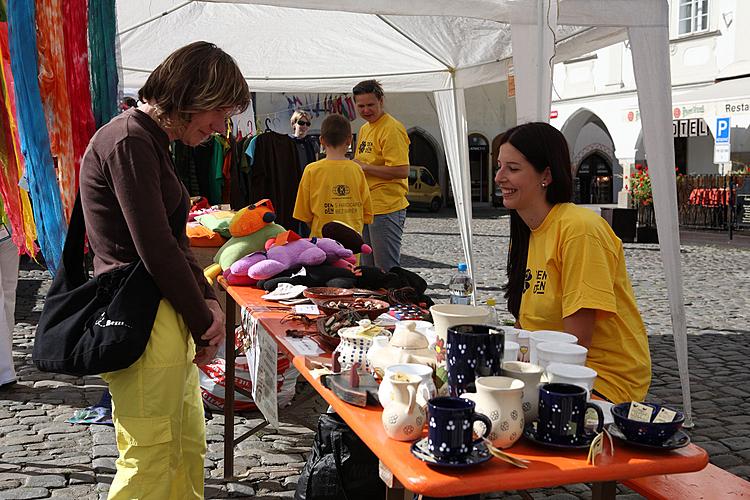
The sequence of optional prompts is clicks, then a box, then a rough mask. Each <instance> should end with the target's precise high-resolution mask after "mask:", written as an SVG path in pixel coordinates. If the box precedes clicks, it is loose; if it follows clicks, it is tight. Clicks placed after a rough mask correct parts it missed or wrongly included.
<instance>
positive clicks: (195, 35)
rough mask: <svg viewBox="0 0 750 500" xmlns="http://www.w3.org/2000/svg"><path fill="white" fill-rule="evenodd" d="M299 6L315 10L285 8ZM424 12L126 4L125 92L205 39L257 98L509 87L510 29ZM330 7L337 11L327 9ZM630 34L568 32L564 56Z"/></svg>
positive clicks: (383, 5)
mask: <svg viewBox="0 0 750 500" xmlns="http://www.w3.org/2000/svg"><path fill="white" fill-rule="evenodd" d="M258 3H276V4H282V6H279V5H259V4H258ZM292 3H293V4H294V5H299V6H306V7H311V8H310V9H301V8H292V7H286V6H283V4H292ZM411 3H414V2H409V4H411ZM416 3H417V4H419V5H416V6H412V7H408V6H407V7H404V5H405V4H406V3H405V2H392V1H385V2H368V4H370V7H372V12H375V11H376V10H377V11H379V12H389V11H395V12H404V13H408V12H411V13H415V12H425V13H427V14H440V15H385V14H376V13H370V12H345V11H339V10H336V8H346V9H349V10H363V9H362V6H359V5H353V4H354V3H353V2H348V1H346V0H344V1H339V2H335V1H333V2H313V1H306V0H300V1H296V2H284V1H277V2H253V1H249V2H240V1H235V2H217V1H179V0H128V1H121V2H117V15H118V32H119V35H120V51H121V67H122V70H123V84H124V86H125V87H126V88H137V87H140V86H141V85H142V84H143V83H144V82H145V80H146V78H147V77H148V74H149V73H150V72H151V71H153V69H154V68H155V67H156V65H157V64H159V63H160V62H161V61H162V60H163V59H164V58H165V57H166V56H167V55H168V54H169V53H171V52H172V51H173V50H175V49H177V48H179V47H181V46H183V45H186V44H188V43H190V42H193V41H196V40H207V41H211V42H213V43H216V44H217V45H218V46H220V47H221V48H223V49H224V50H226V51H227V52H228V53H230V54H231V55H232V56H233V57H234V58H235V59H236V60H237V62H238V64H239V66H240V68H241V70H242V72H243V74H244V75H245V77H246V78H247V80H248V84H249V85H250V88H251V89H252V90H254V91H267V92H271V91H306V92H347V91H349V90H350V89H351V88H352V86H353V85H354V84H356V83H357V82H358V81H361V80H363V79H367V78H377V79H379V80H380V81H381V82H382V83H383V84H384V86H385V87H386V89H387V90H388V91H389V92H417V91H434V90H438V89H445V88H450V87H451V85H452V83H451V76H452V74H455V76H456V85H457V86H459V87H473V86H477V85H482V84H485V83H491V82H497V81H501V80H504V79H505V78H506V69H507V64H508V60H509V58H510V56H511V42H510V38H511V36H510V24H508V23H507V22H501V21H500V20H489V19H479V18H476V17H475V18H470V17H462V16H457V15H455V11H456V10H457V9H456V8H455V5H454V6H453V7H447V6H446V5H444V4H445V3H446V2H443V1H442V0H436V1H434V2H429V5H422V4H424V2H423V1H422V0H416ZM527 3H528V2H527V0H503V1H500V0H495V1H488V0H472V1H471V2H464V4H465V5H463V8H462V9H461V11H462V12H466V13H468V12H474V13H476V15H477V16H478V17H482V16H485V17H492V16H494V19H502V20H503V21H507V19H505V18H504V17H506V18H507V17H508V16H510V15H511V14H513V13H514V12H515V11H519V12H520V10H519V9H520V7H522V6H523V5H524V4H527ZM534 3H535V2H534ZM338 4H341V5H338ZM391 4H396V5H391ZM326 5H327V6H328V7H329V8H330V9H331V10H324V9H323V8H322V7H321V6H326ZM472 6H473V7H475V8H474V9H473V10H472ZM376 8H377V9H376ZM378 9H379V10H378ZM533 10H534V9H532V11H533ZM523 12H524V16H526V15H527V14H528V13H527V12H526V11H525V10H524V11H523ZM514 15H515V14H514ZM503 16H504V17H503ZM597 30H598V31H597ZM623 33H624V30H623V29H621V28H616V29H612V28H588V29H587V28H582V27H577V26H561V27H560V28H558V30H557V39H558V40H560V42H558V50H559V52H560V54H563V55H565V57H572V56H575V55H580V54H582V53H585V52H588V51H591V50H594V49H595V48H599V47H602V46H605V45H608V44H610V43H613V42H614V41H617V40H618V39H621V38H623Z"/></svg>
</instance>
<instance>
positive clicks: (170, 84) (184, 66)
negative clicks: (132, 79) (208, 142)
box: [138, 42, 250, 127]
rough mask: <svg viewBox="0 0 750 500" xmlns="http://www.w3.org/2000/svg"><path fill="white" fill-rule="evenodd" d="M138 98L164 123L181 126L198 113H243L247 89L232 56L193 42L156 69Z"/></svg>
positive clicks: (248, 96) (248, 97)
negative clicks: (228, 111)
mask: <svg viewBox="0 0 750 500" xmlns="http://www.w3.org/2000/svg"><path fill="white" fill-rule="evenodd" d="M138 99H139V100H141V101H143V102H150V103H151V104H152V105H153V106H154V107H156V109H157V118H158V119H159V120H160V121H161V122H162V123H163V124H165V125H167V126H170V127H181V126H184V125H186V124H187V123H189V122H190V120H191V118H192V116H191V115H193V114H195V113H199V112H201V111H213V110H217V109H221V108H232V109H233V114H236V113H241V112H243V111H245V109H247V107H248V105H249V104H250V90H249V89H248V87H247V82H246V81H245V78H244V77H243V76H242V72H241V71H240V68H239V67H238V66H237V63H236V62H235V60H234V59H233V58H232V56H230V55H229V54H227V53H226V52H224V51H223V50H221V49H220V48H219V47H217V46H216V45H214V44H213V43H209V42H193V43H191V44H189V45H185V46H184V47H182V48H179V49H177V50H175V51H174V52H172V53H171V54H170V55H169V56H168V57H167V58H166V59H165V60H164V61H163V62H162V63H161V64H159V66H157V67H156V69H155V70H154V71H153V72H152V73H151V74H150V75H149V77H148V79H147V80H146V84H145V85H144V86H143V87H142V88H141V89H140V90H139V91H138Z"/></svg>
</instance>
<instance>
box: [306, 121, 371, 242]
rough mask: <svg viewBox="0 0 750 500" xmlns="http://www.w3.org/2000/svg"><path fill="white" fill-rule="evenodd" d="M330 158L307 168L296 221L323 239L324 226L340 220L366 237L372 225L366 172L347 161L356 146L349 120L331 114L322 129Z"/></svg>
mask: <svg viewBox="0 0 750 500" xmlns="http://www.w3.org/2000/svg"><path fill="white" fill-rule="evenodd" d="M320 143H321V145H322V146H323V147H325V152H326V158H325V159H324V160H320V161H316V162H314V163H311V164H309V165H308V166H307V168H305V171H304V173H303V174H302V180H301V181H300V184H299V189H298V190H297V202H296V203H295V205H294V218H295V219H297V220H300V221H302V222H304V223H306V224H307V225H308V226H310V236H312V237H321V236H322V234H321V233H322V229H323V225H324V224H325V223H327V222H331V221H333V220H337V221H340V222H343V223H345V224H348V225H349V226H351V227H352V228H354V229H355V230H356V231H357V232H359V233H360V234H362V228H363V226H364V225H365V224H370V223H371V222H372V202H371V201H370V188H369V187H368V186H367V179H365V174H364V173H363V172H362V169H361V168H360V166H359V165H357V164H356V163H355V162H353V161H351V160H349V159H347V158H346V151H347V149H348V148H349V145H350V144H351V143H352V128H351V125H350V124H349V120H347V119H346V118H344V117H343V116H341V115H329V116H328V117H326V119H325V120H323V124H322V125H321V127H320Z"/></svg>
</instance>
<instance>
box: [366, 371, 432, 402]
mask: <svg viewBox="0 0 750 500" xmlns="http://www.w3.org/2000/svg"><path fill="white" fill-rule="evenodd" d="M396 373H404V374H407V375H414V376H417V377H419V378H420V379H421V380H420V382H419V389H418V390H417V404H418V405H419V406H425V405H426V404H427V401H429V400H430V399H432V398H434V397H435V396H436V395H437V389H436V388H435V383H434V382H433V381H432V368H430V367H429V366H427V365H418V364H415V363H404V364H400V365H391V366H389V367H388V368H386V369H385V375H384V376H383V381H382V382H381V383H380V387H379V388H378V399H379V400H380V404H381V405H382V406H383V408H387V407H388V405H389V404H390V403H391V402H392V401H393V399H394V393H393V384H392V383H391V377H392V376H393V375H395V374H396Z"/></svg>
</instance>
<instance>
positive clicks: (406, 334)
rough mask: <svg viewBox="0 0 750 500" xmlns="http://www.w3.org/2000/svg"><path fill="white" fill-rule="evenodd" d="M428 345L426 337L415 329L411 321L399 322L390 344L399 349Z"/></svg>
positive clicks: (419, 347)
mask: <svg viewBox="0 0 750 500" xmlns="http://www.w3.org/2000/svg"><path fill="white" fill-rule="evenodd" d="M429 345H430V342H429V341H428V340H427V337H425V336H424V335H422V334H421V333H419V332H418V331H417V324H416V323H414V322H413V321H406V322H404V323H399V324H398V325H397V326H396V331H394V332H393V336H392V337H391V346H393V347H399V348H401V349H425V348H427V347H428V346H429Z"/></svg>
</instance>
